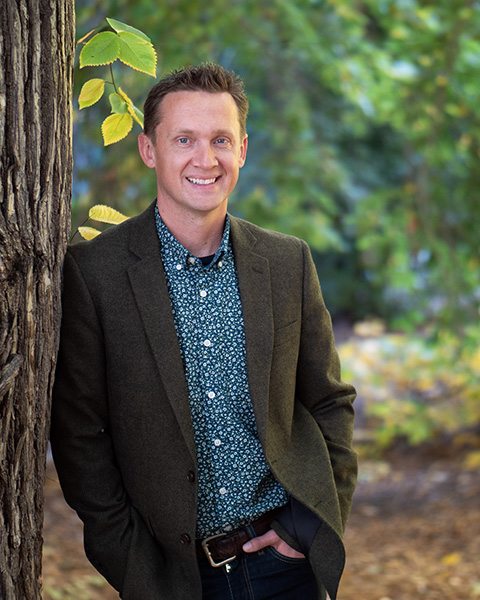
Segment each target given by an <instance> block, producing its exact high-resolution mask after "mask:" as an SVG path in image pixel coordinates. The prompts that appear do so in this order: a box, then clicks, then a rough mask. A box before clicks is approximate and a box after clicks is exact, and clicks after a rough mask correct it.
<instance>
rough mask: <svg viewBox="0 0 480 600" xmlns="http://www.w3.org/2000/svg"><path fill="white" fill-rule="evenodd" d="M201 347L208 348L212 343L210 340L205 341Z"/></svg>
mask: <svg viewBox="0 0 480 600" xmlns="http://www.w3.org/2000/svg"><path fill="white" fill-rule="evenodd" d="M203 345H204V346H206V347H207V348H210V346H211V345H212V342H211V341H210V340H205V341H204V342H203Z"/></svg>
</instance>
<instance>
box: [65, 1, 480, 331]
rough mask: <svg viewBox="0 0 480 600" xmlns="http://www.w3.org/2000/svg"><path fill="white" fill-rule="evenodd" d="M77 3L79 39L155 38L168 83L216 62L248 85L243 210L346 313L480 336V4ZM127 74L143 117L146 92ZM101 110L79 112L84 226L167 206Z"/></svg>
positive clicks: (237, 199)
mask: <svg viewBox="0 0 480 600" xmlns="http://www.w3.org/2000/svg"><path fill="white" fill-rule="evenodd" d="M76 5H77V27H78V37H79V38H81V37H82V36H83V35H85V34H86V33H87V32H88V31H90V30H91V29H92V28H94V27H97V26H98V24H99V23H100V22H102V21H103V19H104V18H105V17H106V16H107V15H111V16H114V17H115V18H118V19H121V20H122V21H125V22H127V23H130V24H132V25H134V26H135V27H137V28H139V29H141V30H142V31H145V32H146V33H147V34H148V36H149V37H150V38H151V39H152V41H153V44H154V46H155V48H156V51H157V54H158V60H159V62H158V72H159V74H160V75H162V74H164V73H166V72H167V71H169V70H170V69H172V68H180V67H182V66H185V65H187V64H194V63H199V62H202V61H206V60H210V61H215V62H219V63H221V64H223V65H224V66H225V67H226V68H232V69H235V71H237V72H238V73H239V74H240V75H241V76H242V77H243V78H244V80H245V84H246V89H247V93H248V95H249V98H250V103H251V111H250V116H249V121H248V132H249V156H248V160H247V164H246V166H245V168H244V169H243V172H242V175H241V177H240V181H239V184H238V186H237V189H236V191H235V193H234V194H233V195H232V197H231V201H230V210H231V211H232V212H233V213H234V214H237V215H238V216H241V217H244V218H247V219H249V220H252V221H254V222H255V223H257V224H259V225H263V226H266V227H269V228H272V229H277V230H281V231H284V232H286V233H293V234H295V235H298V236H300V237H302V238H304V239H306V240H307V241H308V242H309V244H310V246H311V247H312V249H313V251H314V257H315V260H316V264H317V267H318V271H319V275H320V279H321V281H322V284H323V287H324V293H325V296H326V300H327V304H328V305H329V307H330V308H331V310H332V311H333V312H334V313H337V314H339V313H342V314H345V315H346V316H348V317H349V318H350V319H352V320H356V319H360V318H363V317H365V316H367V315H379V316H381V317H383V318H385V319H387V320H388V322H389V323H390V324H391V325H392V326H393V327H397V328H399V329H403V330H410V331H413V330H415V329H416V328H418V327H419V326H425V325H426V324H434V325H436V326H440V327H444V328H446V329H449V330H450V331H454V332H455V333H456V334H457V335H458V336H462V335H465V331H466V328H467V327H468V324H469V323H475V322H477V321H478V317H479V312H478V305H479V300H480V268H479V267H480V256H479V248H478V233H477V229H478V226H477V222H478V214H477V212H478V209H477V206H478V189H479V187H480V170H479V169H478V168H477V165H478V160H479V157H480V141H479V140H480V135H479V134H480V115H479V109H478V107H479V106H480V85H479V83H478V70H479V66H480V37H479V36H480V3H479V2H478V1H474V0H439V1H437V2H435V3H433V2H431V1H427V0H363V1H358V2H352V1H351V0H328V1H327V0H295V1H293V0H269V1H268V2H267V1H262V0H260V1H258V0H257V1H255V2H253V1H251V0H243V1H242V2H240V1H238V0H232V2H230V3H228V4H225V3H224V2H220V1H219V0H211V1H210V2H208V3H205V2H200V1H199V0H168V1H166V2H163V3H152V2H151V1H150V0H135V1H133V0H101V1H100V0H77V2H76ZM118 68H119V70H120V71H119V79H120V80H121V81H122V86H124V88H128V89H129V90H133V91H134V92H133V93H132V101H133V102H134V104H135V105H141V103H142V102H143V99H144V98H145V96H146V94H147V92H148V88H147V86H148V87H149V82H148V81H146V80H145V78H142V77H141V76H137V74H135V73H133V72H128V69H125V70H122V69H123V67H122V66H121V65H120V66H119V67H118ZM87 71H89V69H88V68H86V69H83V70H82V71H81V72H78V73H77V75H76V86H78V90H77V94H76V97H78V91H79V90H80V87H81V85H82V84H83V83H84V82H85V81H86V79H88V78H89V77H90V74H89V73H87ZM101 104H102V103H101V102H99V103H98V104H96V105H95V106H94V107H92V108H91V109H89V111H88V112H87V111H82V113H78V112H76V114H75V136H74V151H75V174H74V175H75V185H74V205H73V218H74V229H75V228H76V226H78V224H79V223H80V222H82V221H83V220H84V219H85V215H86V213H87V211H88V209H89V208H90V206H92V205H94V204H99V203H100V204H108V205H110V206H113V207H115V208H117V209H118V210H120V211H121V212H124V213H125V214H127V215H132V214H135V213H138V212H139V211H140V210H141V209H143V208H144V207H146V206H147V205H148V204H149V203H150V202H151V200H152V199H153V197H154V196H155V181H154V177H153V176H152V173H150V172H149V171H148V170H146V168H145V167H144V166H143V164H142V163H141V161H140V158H139V157H138V153H137V151H136V147H135V146H136V143H135V140H134V139H133V138H134V136H129V137H128V138H127V139H126V140H125V141H122V142H121V143H120V144H117V145H116V146H115V147H112V148H108V149H107V150H105V149H104V148H103V147H102V144H101V142H100V139H99V132H98V123H99V122H100V120H101V116H100V115H101V112H102V111H104V110H105V107H101V106H100V105H101ZM138 132H140V127H139V126H138Z"/></svg>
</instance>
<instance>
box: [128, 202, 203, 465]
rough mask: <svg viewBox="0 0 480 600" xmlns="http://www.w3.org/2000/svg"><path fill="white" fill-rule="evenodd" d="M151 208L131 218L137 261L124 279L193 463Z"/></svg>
mask: <svg viewBox="0 0 480 600" xmlns="http://www.w3.org/2000/svg"><path fill="white" fill-rule="evenodd" d="M154 208H155V203H153V204H152V205H150V206H149V207H148V208H147V210H146V211H144V212H143V213H141V214H140V215H139V216H138V217H135V218H134V219H135V228H134V230H133V232H132V235H131V238H130V250H131V252H133V253H134V254H135V255H136V256H137V257H138V258H139V260H138V261H136V262H134V263H133V264H132V265H131V266H130V267H129V268H128V277H129V279H130V283H131V286H132V290H133V294H134V296H135V299H136V302H137V306H138V310H139V312H140V315H141V318H142V321H143V326H144V328H145V332H146V335H147V339H148V342H149V345H150V348H151V350H152V353H153V356H154V357H155V361H156V363H157V367H158V370H159V372H160V380H161V382H162V385H163V388H164V392H165V394H166V396H167V398H168V399H169V401H170V403H171V405H172V409H173V411H174V413H175V416H176V418H177V421H178V423H179V425H180V428H181V430H182V432H183V435H184V437H185V441H186V444H187V446H188V448H189V450H190V452H191V455H192V458H193V459H194V460H196V452H195V443H194V439H193V426H192V421H191V418H190V406H189V402H188V393H187V386H186V383H185V375H184V370H183V363H182V358H181V356H180V350H179V347H178V341H177V333H176V330H175V324H174V321H173V316H172V310H171V306H170V297H169V295H168V289H167V283H166V280H165V273H164V270H163V264H162V258H161V254H160V242H159V239H158V235H157V230H156V225H155V213H154Z"/></svg>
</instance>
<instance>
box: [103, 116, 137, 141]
mask: <svg viewBox="0 0 480 600" xmlns="http://www.w3.org/2000/svg"><path fill="white" fill-rule="evenodd" d="M132 127H133V119H132V117H131V115H130V114H129V113H128V112H127V113H125V114H124V115H116V114H115V115H110V116H109V117H107V118H106V119H105V121H104V122H103V123H102V135H103V142H104V144H105V146H109V145H110V144H114V143H115V142H119V141H120V140H123V138H124V137H126V136H127V135H128V132H129V131H130V130H131V129H132Z"/></svg>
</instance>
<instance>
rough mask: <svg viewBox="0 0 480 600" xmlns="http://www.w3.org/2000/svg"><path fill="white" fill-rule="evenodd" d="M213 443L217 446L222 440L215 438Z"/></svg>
mask: <svg viewBox="0 0 480 600" xmlns="http://www.w3.org/2000/svg"><path fill="white" fill-rule="evenodd" d="M213 443H214V445H215V446H217V447H218V446H221V445H222V441H221V440H215V441H214V442H213Z"/></svg>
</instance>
